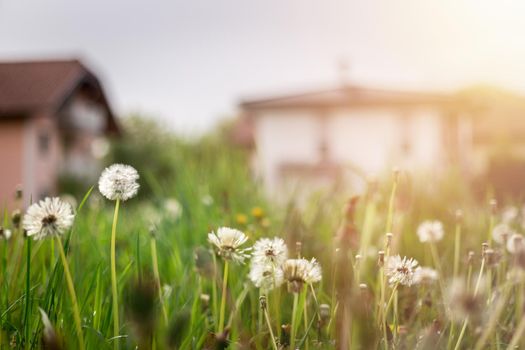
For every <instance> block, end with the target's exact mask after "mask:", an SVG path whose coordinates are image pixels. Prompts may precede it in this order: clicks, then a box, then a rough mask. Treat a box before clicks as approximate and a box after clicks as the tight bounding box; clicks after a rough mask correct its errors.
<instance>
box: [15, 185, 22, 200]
mask: <svg viewBox="0 0 525 350" xmlns="http://www.w3.org/2000/svg"><path fill="white" fill-rule="evenodd" d="M23 195H24V190H23V188H22V185H17V186H16V189H15V199H16V200H20V199H22V196H23Z"/></svg>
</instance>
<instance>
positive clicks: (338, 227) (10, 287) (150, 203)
mask: <svg viewBox="0 0 525 350" xmlns="http://www.w3.org/2000/svg"><path fill="white" fill-rule="evenodd" d="M169 142H170V144H169V147H168V149H169V150H170V152H167V153H166V154H164V155H163V157H165V158H166V159H164V160H163V161H164V162H168V163H169V164H170V166H169V167H163V166H160V167H159V166H157V165H156V164H151V166H150V167H147V166H146V167H144V166H141V164H142V163H141V162H142V161H141V159H140V157H139V159H136V160H133V159H127V160H128V163H129V164H131V165H133V166H136V167H137V168H139V171H140V174H141V185H142V189H143V190H144V191H143V192H142V193H141V196H139V197H138V198H135V199H132V200H130V201H127V202H124V203H122V205H121V207H120V212H119V221H118V227H117V235H116V242H115V246H116V279H117V282H118V283H117V285H118V298H119V299H118V307H119V315H120V320H119V330H118V334H120V336H119V337H117V338H115V337H114V333H115V330H114V328H113V327H114V319H113V317H114V316H113V315H114V312H113V310H112V308H113V307H114V306H113V305H115V304H114V303H113V298H112V292H111V291H112V285H111V266H110V243H111V232H112V222H113V210H114V203H113V202H110V201H107V200H104V199H102V198H101V197H100V195H99V194H98V192H97V190H96V189H95V190H93V192H91V193H89V191H88V190H89V186H87V187H85V188H84V189H83V193H84V194H86V193H87V194H86V196H85V198H84V196H83V195H79V196H78V198H77V200H79V201H80V202H81V205H79V206H78V210H77V213H76V219H75V223H74V226H73V229H72V230H71V232H69V233H68V234H67V235H66V236H65V237H63V239H62V244H63V245H64V250H65V254H66V258H67V262H68V266H69V270H70V272H71V276H72V282H73V286H74V290H75V292H76V297H77V300H78V309H79V312H80V318H81V324H82V332H83V336H84V343H85V347H86V348H87V349H111V348H113V347H114V346H115V342H118V344H119V347H120V349H135V348H136V347H137V346H138V347H139V348H141V349H150V348H154V349H166V348H172V349H203V348H205V349H222V348H225V346H226V345H228V346H229V348H231V349H273V348H274V345H273V344H274V343H273V340H272V338H274V339H275V343H276V345H277V346H278V347H279V346H282V344H288V343H290V342H292V343H294V344H295V346H297V347H299V348H300V349H318V348H321V349H336V348H337V349H345V348H351V349H364V350H367V349H376V348H377V349H380V348H381V349H403V348H405V349H418V348H421V349H433V348H436V349H476V348H478V349H507V348H508V346H509V344H511V343H512V345H513V346H514V345H521V346H524V344H520V342H521V338H522V337H521V333H522V332H523V331H525V321H524V320H525V318H524V317H523V314H524V313H523V304H524V302H523V300H524V299H525V298H524V297H523V291H524V290H525V288H524V282H523V281H524V280H523V277H522V274H515V275H512V276H513V277H512V278H510V277H508V274H509V273H513V272H511V270H512V268H513V267H514V266H515V262H516V261H517V262H519V263H521V261H519V260H520V259H515V257H513V256H511V255H510V254H508V253H507V252H506V251H505V249H504V247H501V246H498V245H497V244H496V243H495V242H492V243H491V248H493V249H494V250H495V252H496V253H498V254H499V253H501V260H499V262H498V263H497V264H492V263H491V262H490V261H488V260H487V259H488V258H487V256H485V258H483V257H482V256H481V244H482V242H484V241H486V240H487V232H489V230H490V227H491V225H493V224H494V223H496V224H497V223H499V222H500V221H501V216H500V214H499V213H497V214H496V215H491V209H490V206H489V204H488V199H487V200H475V198H474V197H473V196H471V195H470V192H469V190H468V189H467V186H466V185H465V184H463V183H462V181H461V180H460V178H459V177H457V176H451V177H445V178H442V179H441V180H433V181H429V180H428V179H421V180H418V179H417V178H408V177H407V176H406V174H403V173H401V174H400V177H399V182H398V183H397V184H396V185H395V186H396V187H395V191H393V181H392V179H391V177H390V176H386V177H385V178H384V179H383V180H382V181H381V182H380V183H379V184H378V186H376V185H374V184H371V186H370V187H369V189H368V192H366V193H365V194H363V195H362V196H361V198H360V199H359V200H356V201H354V202H353V203H354V204H347V205H346V207H345V208H346V209H345V210H343V211H341V208H343V207H344V204H345V202H346V200H345V197H346V196H345V195H343V194H340V195H338V196H333V195H332V196H326V195H323V194H315V195H314V196H313V198H312V200H310V201H308V202H305V203H301V210H299V209H298V208H297V207H295V206H294V205H288V206H279V205H276V204H274V203H270V202H268V201H267V200H265V199H264V196H263V195H262V189H261V186H260V184H258V183H257V182H254V181H253V180H251V175H250V173H249V170H248V167H247V158H246V155H245V154H244V153H243V152H241V151H238V150H235V149H232V148H231V147H230V146H228V145H227V144H225V143H224V142H223V139H220V138H218V139H213V138H211V139H205V140H203V141H201V142H200V143H199V144H193V143H189V142H175V143H171V142H172V141H169ZM159 152H160V151H159ZM150 161H151V160H150ZM142 165H143V164H142ZM163 172H166V174H168V175H167V176H163V175H162V174H163ZM82 198H84V199H85V201H84V200H82ZM167 198H177V200H178V201H179V202H180V203H181V205H182V208H183V210H182V213H181V215H180V217H172V216H171V215H170V213H169V212H167V211H166V210H165V209H164V206H163V203H164V200H165V199H167ZM210 198H212V199H213V201H212V202H211V201H210ZM256 207H260V208H262V209H263V213H264V214H263V216H262V217H261V216H260V215H259V213H256V212H257V210H256V211H255V212H254V214H256V215H255V216H254V215H252V209H253V208H256ZM457 209H461V210H462V211H463V217H462V220H461V221H457V220H456V216H455V212H456V210H457ZM154 218H156V219H157V220H158V222H157V225H156V226H155V228H154V229H151V221H152V220H153V219H154ZM426 219H438V220H441V221H442V222H443V223H444V226H445V238H444V239H443V240H442V241H440V242H437V243H436V244H435V246H434V247H433V246H431V245H429V244H423V243H420V242H419V241H418V238H417V235H416V230H417V226H418V225H419V223H420V222H421V221H423V220H426ZM3 221H4V223H3V226H4V227H5V228H10V229H12V230H13V231H14V235H13V237H12V238H11V239H10V240H9V241H4V240H0V262H1V267H0V269H1V270H0V272H1V274H0V281H1V286H2V287H1V288H0V290H1V298H0V318H1V330H0V348H9V346H13V347H14V348H27V349H39V348H41V346H42V334H43V329H42V327H43V324H42V320H41V315H40V312H39V309H38V308H41V309H42V310H44V311H45V312H46V314H47V315H48V316H49V319H50V321H51V323H52V324H53V325H54V328H55V330H56V332H57V334H58V337H59V341H60V343H61V344H63V345H64V346H65V347H66V348H68V349H77V348H79V347H80V343H79V337H78V336H77V335H76V334H77V329H76V327H75V313H74V304H73V303H72V299H71V290H70V289H68V283H67V275H65V273H64V271H65V270H64V266H65V265H64V264H63V263H62V261H61V258H60V255H59V254H58V252H59V250H58V249H59V247H57V246H56V244H58V242H57V241H55V240H44V241H33V242H31V246H30V247H29V245H28V243H29V241H27V240H26V239H25V238H24V237H23V235H22V233H21V232H20V230H19V229H17V228H15V227H14V226H13V224H12V223H11V222H10V220H9V215H8V213H6V215H5V217H4V220H3ZM512 225H513V226H514V228H515V229H517V230H522V228H521V226H520V223H519V222H518V221H517V220H516V221H514V222H512ZM220 226H231V227H235V228H238V229H240V230H242V231H244V232H245V233H246V234H247V235H248V236H249V237H250V241H249V243H248V244H247V245H251V244H253V243H254V242H255V241H256V240H257V239H258V238H260V237H271V236H282V237H284V238H285V240H286V241H287V243H288V246H289V249H290V255H291V256H295V255H301V256H304V257H307V258H310V257H316V258H317V259H318V260H319V261H320V264H321V266H322V269H323V280H322V281H321V283H318V284H314V285H310V286H304V287H303V289H302V292H301V293H300V294H295V295H293V294H291V293H288V292H287V288H286V285H283V286H282V287H281V288H279V289H277V290H273V291H271V292H269V293H268V294H267V295H265V296H264V298H263V299H262V300H261V292H260V291H259V290H257V288H255V287H254V286H253V284H252V283H251V282H250V281H249V280H248V278H247V274H248V270H249V264H246V265H239V264H235V263H230V264H229V266H228V269H227V270H226V271H227V272H228V275H227V276H228V283H227V284H223V280H222V279H223V277H222V276H223V273H224V271H225V270H224V269H223V268H224V263H223V261H222V260H221V258H220V257H218V256H215V255H214V254H212V253H211V252H212V250H211V247H210V246H209V244H208V243H207V241H206V240H207V233H208V232H210V231H212V230H215V229H216V228H218V227H220ZM386 231H391V232H392V233H393V237H392V242H391V243H390V245H385V244H386V243H385V242H386V238H385V233H386ZM152 233H153V234H154V236H152ZM297 242H300V243H301V244H300V245H299V246H298V245H297V244H296V243H297ZM29 248H30V249H29ZM379 250H384V251H385V252H386V255H395V254H400V255H401V256H404V255H406V256H409V257H413V258H415V259H417V260H418V261H419V263H420V265H423V266H431V267H434V268H435V269H438V270H439V271H441V275H440V278H439V280H438V281H436V282H435V283H434V284H433V285H416V286H412V287H406V286H402V285H397V287H396V288H392V286H389V285H388V284H387V283H386V278H385V277H384V276H383V275H382V271H383V270H382V269H381V268H380V267H379V266H378V262H377V259H378V251H379ZM470 251H473V252H474V258H473V259H470V260H468V256H469V252H470ZM496 253H494V254H496ZM356 255H360V256H361V258H360V259H356V258H355V257H356ZM196 256H198V259H196V258H195V257H196ZM26 262H29V264H27V263H26ZM518 265H519V264H518ZM28 268H29V269H28ZM224 275H226V274H224ZM454 276H456V277H457V278H459V279H460V280H462V281H463V282H464V283H465V284H467V285H468V286H469V294H467V296H469V297H471V299H468V301H470V300H472V302H471V303H470V304H469V305H470V306H472V308H473V310H472V314H471V315H469V317H468V318H466V317H463V318H461V317H460V318H459V319H452V318H451V315H452V314H455V313H456V311H457V310H456V309H452V308H451V304H450V302H451V301H450V300H449V298H448V295H447V294H448V290H449V289H450V286H451V284H452V280H453V278H454ZM224 285H225V286H226V288H223V286H224ZM223 289H225V290H226V293H222V291H223ZM381 291H383V292H381ZM474 294H476V295H475V296H474ZM223 298H224V299H223ZM381 300H383V303H381ZM261 302H264V304H263V305H264V308H261ZM325 304H326V305H325ZM321 305H322V306H321ZM477 308H479V312H475V311H477ZM294 310H295V312H294ZM381 320H385V322H384V324H382V322H381ZM292 323H293V324H292ZM223 328H224V332H222V331H223ZM270 328H271V332H270V331H269V329H270ZM216 332H217V333H216ZM291 334H294V335H295V337H294V339H292V340H291V339H290V335H291ZM385 340H386V341H385Z"/></svg>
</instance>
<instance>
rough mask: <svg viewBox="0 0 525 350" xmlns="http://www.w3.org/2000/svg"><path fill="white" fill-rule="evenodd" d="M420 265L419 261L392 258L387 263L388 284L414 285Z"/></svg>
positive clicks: (396, 256)
mask: <svg viewBox="0 0 525 350" xmlns="http://www.w3.org/2000/svg"><path fill="white" fill-rule="evenodd" d="M417 265H418V262H417V260H415V259H412V258H407V257H406V256H405V257H403V258H401V257H400V256H399V255H395V256H391V257H389V258H388V260H387V261H386V265H385V273H386V275H387V277H388V283H390V284H391V285H394V284H402V285H405V286H411V285H412V284H414V283H415V282H414V275H415V269H416V267H417Z"/></svg>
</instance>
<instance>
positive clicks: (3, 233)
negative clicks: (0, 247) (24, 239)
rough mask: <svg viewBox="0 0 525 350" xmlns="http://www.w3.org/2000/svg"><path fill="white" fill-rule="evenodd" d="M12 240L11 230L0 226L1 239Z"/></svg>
mask: <svg viewBox="0 0 525 350" xmlns="http://www.w3.org/2000/svg"><path fill="white" fill-rule="evenodd" d="M9 238H11V230H9V229H6V228H3V227H1V226H0V239H3V240H6V241H8V240H9Z"/></svg>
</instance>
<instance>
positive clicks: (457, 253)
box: [454, 222, 461, 277]
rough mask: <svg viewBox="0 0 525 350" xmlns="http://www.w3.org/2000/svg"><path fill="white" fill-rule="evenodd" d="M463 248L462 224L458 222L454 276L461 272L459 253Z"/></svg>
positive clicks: (455, 240)
mask: <svg viewBox="0 0 525 350" xmlns="http://www.w3.org/2000/svg"><path fill="white" fill-rule="evenodd" d="M460 250H461V224H460V223H459V222H458V223H456V235H455V239H454V277H457V275H458V273H459V253H460Z"/></svg>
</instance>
